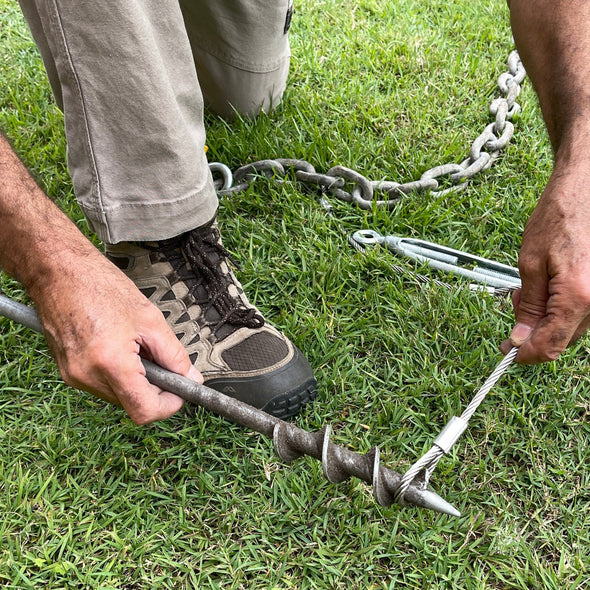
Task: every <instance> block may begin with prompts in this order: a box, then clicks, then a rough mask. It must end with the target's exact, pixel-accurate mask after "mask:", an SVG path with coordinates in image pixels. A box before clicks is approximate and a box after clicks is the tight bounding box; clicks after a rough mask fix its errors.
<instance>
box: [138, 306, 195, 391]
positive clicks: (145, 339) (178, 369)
mask: <svg viewBox="0 0 590 590" xmlns="http://www.w3.org/2000/svg"><path fill="white" fill-rule="evenodd" d="M141 347H142V349H143V350H144V353H145V356H146V357H147V358H149V359H150V360H152V361H153V362H154V363H156V364H157V365H159V366H160V367H162V368H164V369H167V370H168V371H172V372H173V373H177V374H178V375H183V376H184V377H188V378H190V379H193V380H194V381H198V382H199V383H203V377H202V375H201V374H200V373H199V372H198V371H197V370H196V369H195V367H194V366H193V364H192V363H191V360H190V358H189V355H188V352H187V351H186V349H185V348H184V346H183V345H182V344H181V343H180V341H179V340H178V338H177V337H176V335H175V334H174V332H173V331H172V329H171V328H170V326H169V325H168V323H167V322H166V320H165V319H164V317H163V316H162V317H161V319H160V321H158V323H157V325H156V326H155V327H154V328H153V329H152V330H149V331H148V332H147V333H145V334H143V336H142V342H141Z"/></svg>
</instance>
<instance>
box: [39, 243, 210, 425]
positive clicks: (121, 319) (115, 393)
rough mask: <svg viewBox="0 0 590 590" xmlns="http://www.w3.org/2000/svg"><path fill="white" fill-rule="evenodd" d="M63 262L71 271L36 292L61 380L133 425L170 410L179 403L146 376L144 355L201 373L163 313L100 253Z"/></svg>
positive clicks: (192, 375)
mask: <svg viewBox="0 0 590 590" xmlns="http://www.w3.org/2000/svg"><path fill="white" fill-rule="evenodd" d="M64 262H65V263H66V266H67V267H69V268H70V269H75V271H74V272H72V270H70V271H68V270H65V269H64V271H63V274H62V276H61V277H60V278H59V280H57V281H55V280H54V281H53V282H52V283H50V284H46V285H44V287H43V288H42V289H41V290H39V289H34V290H33V291H34V294H35V300H36V301H35V303H36V307H37V310H38V312H39V318H40V320H41V323H42V325H43V329H44V333H45V336H46V338H47V342H48V343H49V346H50V348H51V351H52V352H53V355H54V357H55V359H56V361H57V364H58V366H59V369H60V372H61V374H62V377H63V379H64V381H65V382H66V383H68V384H69V385H71V386H73V387H76V388H78V389H83V390H85V391H88V392H90V393H92V394H94V395H96V396H98V397H100V398H102V399H104V400H106V401H108V402H110V403H113V404H116V405H118V406H121V407H123V409H124V410H125V411H126V412H127V414H129V416H130V418H131V419H132V420H133V421H134V422H135V423H136V424H147V423H149V422H154V421H156V420H162V419H164V418H167V417H169V416H171V415H172V414H174V413H175V412H176V411H177V410H179V409H180V408H181V406H182V404H183V400H182V399H181V398H180V397H178V396H176V395H174V394H172V393H169V392H165V391H162V390H160V389H159V388H158V387H156V386H155V385H152V384H150V383H149V382H148V381H147V379H146V377H145V370H144V367H143V365H142V363H141V357H143V358H146V359H148V360H151V361H153V362H155V363H156V364H158V365H160V366H162V367H164V368H166V369H168V370H170V371H172V372H174V373H179V374H181V375H184V376H187V377H190V378H192V379H195V380H197V381H199V382H201V383H202V377H201V375H200V373H199V372H198V371H197V370H196V369H195V368H194V367H193V366H192V365H191V362H190V360H189V358H188V354H187V353H186V351H185V349H184V348H183V347H182V345H181V344H180V342H179V341H178V339H177V338H176V336H175V335H174V333H173V332H172V330H171V329H170V327H169V326H168V324H167V323H166V320H165V319H164V316H163V315H162V313H161V312H160V310H158V309H157V308H156V307H155V306H154V305H153V304H152V303H150V302H149V301H148V300H147V299H146V298H145V297H144V296H143V295H142V294H141V293H140V291H139V290H138V289H137V287H136V286H135V285H134V284H133V283H132V282H131V281H130V280H129V279H128V278H127V277H126V276H125V275H124V274H123V273H122V272H121V271H120V270H119V269H118V268H116V267H115V266H114V265H113V264H112V263H111V262H109V261H108V260H107V259H106V258H104V257H103V256H102V254H100V253H99V252H98V251H96V255H90V256H84V257H82V258H80V259H76V258H72V260H70V261H69V264H67V261H64Z"/></svg>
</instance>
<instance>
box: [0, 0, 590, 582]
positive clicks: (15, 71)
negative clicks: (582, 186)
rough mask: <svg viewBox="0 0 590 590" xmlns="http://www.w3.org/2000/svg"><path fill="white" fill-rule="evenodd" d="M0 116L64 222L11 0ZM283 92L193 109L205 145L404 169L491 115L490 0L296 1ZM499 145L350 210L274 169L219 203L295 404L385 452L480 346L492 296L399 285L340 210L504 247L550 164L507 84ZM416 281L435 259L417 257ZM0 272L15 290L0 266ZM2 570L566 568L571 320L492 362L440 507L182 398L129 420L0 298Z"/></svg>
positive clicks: (456, 577) (326, 573)
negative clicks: (549, 342)
mask: <svg viewBox="0 0 590 590" xmlns="http://www.w3.org/2000/svg"><path fill="white" fill-rule="evenodd" d="M0 9H1V10H0V58H1V62H2V64H3V65H2V69H1V72H0V80H1V81H2V83H1V84H0V128H2V129H3V130H4V131H5V133H6V134H7V135H8V136H9V138H10V139H11V141H12V142H13V144H14V145H15V148H16V149H17V151H18V153H19V154H20V156H21V157H22V158H23V160H24V161H25V162H26V164H27V165H28V166H29V168H30V169H31V170H32V172H33V173H34V175H35V177H36V178H37V179H38V181H39V183H40V184H41V186H42V187H43V188H44V189H45V190H46V191H47V192H48V194H50V195H51V196H52V197H53V198H55V199H57V200H58V201H59V203H60V204H61V206H62V207H63V208H64V209H65V210H66V211H67V212H68V214H70V215H71V216H72V217H73V218H74V219H75V220H76V222H77V223H78V225H79V227H81V228H82V229H83V231H86V225H85V222H84V220H83V219H82V218H81V215H80V212H79V209H78V208H77V206H76V204H75V201H74V198H73V191H72V187H71V182H70V179H69V177H68V175H67V169H66V165H65V140H64V134H63V121H62V117H61V115H60V113H59V111H58V110H57V109H56V107H55V106H54V105H53V104H52V101H51V93H50V90H49V88H48V85H47V82H46V80H45V77H44V73H43V70H42V66H41V64H40V60H39V58H38V55H37V53H36V50H35V48H34V46H33V44H32V42H31V40H30V37H29V35H28V31H27V29H26V27H25V26H24V24H23V22H22V19H21V17H20V14H19V12H18V8H17V5H16V2H14V0H0ZM297 9H298V10H297V12H296V16H295V18H294V23H293V29H292V35H291V42H292V49H293V61H292V72H291V78H290V84H289V89H288V91H287V93H286V96H285V99H284V101H283V103H282V104H281V105H280V106H279V107H278V109H277V110H276V111H275V112H273V113H272V114H271V115H269V116H263V117H260V118H259V119H257V120H256V121H242V120H240V121H236V122H235V123H233V124H231V125H230V124H228V123H225V122H223V121H220V120H218V119H216V118H214V117H209V118H208V127H209V136H208V145H209V148H210V151H209V155H210V159H211V160H219V161H222V162H225V163H226V164H228V165H230V166H231V167H232V168H235V167H237V166H239V165H242V164H244V163H247V162H250V161H252V160H256V159H261V158H269V157H297V158H303V159H306V160H308V161H310V162H311V163H312V164H313V165H314V166H315V167H316V169H317V170H320V171H325V170H327V169H328V168H330V167H331V166H333V165H335V164H341V165H344V166H348V167H351V168H354V169H356V170H358V171H360V172H362V173H363V174H365V175H366V176H368V177H370V178H374V179H377V178H386V179H390V180H397V181H409V180H414V179H417V178H419V176H420V175H421V173H422V172H423V171H424V170H426V169H428V168H430V167H432V166H434V165H436V164H439V163H446V162H460V161H462V160H463V159H464V158H465V157H466V155H467V154H468V149H469V146H470V144H471V142H472V141H473V139H474V138H475V137H476V136H477V135H479V133H480V132H481V131H482V130H483V128H484V127H485V125H487V124H488V123H489V122H490V121H491V118H490V115H489V114H488V112H487V107H488V105H489V102H490V101H491V99H492V98H493V97H494V96H497V89H496V83H495V80H496V78H497V76H498V75H499V74H500V73H501V72H503V71H505V70H506V65H505V62H506V58H507V56H508V53H509V52H510V50H511V49H512V40H511V33H510V30H509V24H508V14H507V9H506V7H505V3H503V2H492V1H491V0H469V1H468V0H458V1H457V2H453V3H443V2H434V1H432V0H431V1H426V2H424V1H418V0H386V1H381V2H377V1H376V0H357V1H355V2H352V1H337V0H300V2H298V3H297ZM519 102H520V103H521V105H522V106H523V111H522V114H521V115H520V116H519V117H518V119H517V120H516V121H515V122H516V135H515V137H514V140H513V141H512V142H511V144H510V146H509V148H508V149H507V150H506V152H505V153H504V155H503V156H502V157H501V158H500V159H499V160H498V161H497V162H496V163H495V165H494V166H493V167H492V168H491V169H490V170H489V171H487V172H486V173H484V174H482V175H479V176H478V177H477V178H476V179H475V180H474V181H473V182H471V184H470V186H469V188H468V189H467V190H466V191H465V192H463V193H457V194H452V195H447V196H444V197H438V198H435V197H432V196H428V195H409V196H408V197H406V198H404V199H403V200H402V201H400V203H399V204H398V205H396V206H395V207H394V208H393V210H391V211H381V210H372V211H368V212H365V211H361V210H359V209H355V208H352V207H351V206H349V205H347V204H344V203H341V202H338V201H335V200H331V202H332V204H333V206H334V214H335V216H336V217H337V218H338V219H339V221H338V222H336V221H334V220H332V219H329V218H327V217H326V216H325V214H324V213H323V212H322V210H321V207H320V206H319V205H318V203H317V199H316V197H317V195H315V194H313V193H311V192H309V191H306V190H302V187H301V186H299V185H297V184H296V183H294V182H287V183H285V184H283V185H277V184H276V183H274V182H272V181H265V180H258V181H256V183H255V184H254V185H253V186H252V187H251V188H250V189H249V190H248V191H247V192H245V193H243V194H239V195H236V196H233V197H232V198H230V199H227V200H225V201H224V202H223V203H222V206H221V210H220V223H221V224H222V227H223V233H224V239H225V242H226V245H227V246H228V247H229V248H230V249H231V250H232V252H234V253H235V257H236V258H237V259H238V260H239V262H240V264H241V271H240V278H241V279H242V282H243V283H244V285H245V287H246V290H247V292H248V293H249V295H250V298H251V299H252V300H253V301H254V302H255V303H256V304H257V305H258V306H259V307H260V308H261V309H262V310H263V311H264V312H265V314H266V315H267V316H268V317H269V318H270V319H271V320H272V321H273V322H274V323H275V324H276V325H278V326H279V327H280V328H281V329H283V330H284V331H286V332H287V333H288V334H289V336H290V337H291V338H292V339H293V340H294V341H295V342H296V343H297V345H298V346H299V347H300V348H301V349H302V350H304V351H305V353H306V355H307V356H308V358H309V359H310V361H311V363H312V365H313V366H314V368H315V371H316V375H317V378H318V382H319V397H318V400H317V402H316V403H315V404H313V406H310V407H309V408H308V409H307V410H306V411H305V412H304V414H303V415H302V416H301V417H299V418H298V419H297V420H296V422H297V424H298V425H300V426H302V427H304V428H306V429H308V430H313V429H317V428H320V427H321V426H323V425H324V424H325V423H330V424H332V425H333V426H334V428H335V436H334V439H335V441H336V442H337V443H339V444H342V445H346V446H349V447H351V448H352V449H354V450H356V451H359V452H364V451H367V450H369V449H370V448H371V446H373V445H376V444H378V445H380V446H381V448H382V451H383V455H384V457H383V461H384V462H385V464H387V465H388V466H390V467H392V468H396V469H398V470H400V471H402V470H404V469H406V468H407V467H409V465H410V464H411V463H412V462H413V461H414V460H415V459H416V458H417V457H418V456H419V455H420V454H421V453H422V452H424V451H425V450H426V449H427V448H428V447H429V445H430V443H431V441H432V439H433V438H434V436H435V435H436V434H437V433H438V432H439V431H440V429H441V427H442V426H443V425H444V423H446V421H447V419H448V418H449V417H450V416H451V415H453V414H458V413H460V412H461V411H462V410H463V409H464V408H465V406H466V405H467V403H468V402H469V400H470V398H471V396H472V394H473V392H474V391H475V390H476V389H477V388H478V387H479V386H480V385H481V384H482V383H483V381H484V379H485V378H486V376H487V375H488V374H489V373H490V372H491V370H492V369H493V368H494V367H495V365H496V364H497V363H498V361H499V360H500V358H501V356H500V354H499V353H498V350H497V349H498V344H499V342H500V341H501V340H502V339H503V338H504V337H505V336H506V335H507V334H508V333H509V330H510V328H511V325H512V324H511V323H512V312H511V310H510V306H509V305H508V304H507V303H506V302H500V301H498V300H495V299H492V298H490V297H487V296H478V295H474V294H471V293H469V291H468V290H467V289H466V288H465V286H464V284H463V283H461V282H460V281H457V280H455V279H449V278H448V277H441V276H440V275H438V276H436V278H439V279H440V278H442V279H443V280H447V281H450V282H452V283H453V284H454V285H455V286H456V289H455V290H453V291H446V290H443V289H439V288H436V287H431V286H426V287H419V286H417V285H416V284H415V282H414V281H413V280H412V279H411V278H410V277H409V276H408V275H405V274H400V273H395V272H392V270H391V265H392V264H394V263H397V264H403V265H405V266H407V268H408V269H410V268H411V266H410V265H409V264H407V263H406V262H403V261H399V260H396V259H394V258H393V257H392V256H391V255H390V254H388V253H387V252H386V251H385V250H383V249H379V248H376V249H374V250H371V251H369V252H368V253H367V254H366V255H361V254H358V253H356V252H355V251H354V250H352V249H351V248H350V247H349V246H348V245H347V243H346V240H345V239H343V237H342V235H341V233H340V230H339V225H342V226H343V227H344V228H346V230H347V231H351V232H352V231H354V230H356V229H360V228H374V229H376V230H377V231H379V232H380V233H382V234H386V233H398V234H402V235H413V236H419V237H423V238H425V239H428V240H432V241H438V242H441V243H444V244H447V245H449V246H451V247H457V248H463V249H466V250H468V251H471V252H473V253H478V254H482V255H485V256H489V257H492V258H494V259H496V260H501V261H504V262H508V263H511V264H514V263H515V262H516V258H517V252H518V247H519V241H520V234H521V232H522V228H523V226H524V223H525V221H526V219H527V216H528V214H529V213H530V211H531V210H532V209H533V207H534V204H535V201H536V198H537V196H538V194H539V192H540V191H541V190H542V188H543V184H544V182H545V181H546V179H547V177H548V174H549V172H550V169H551V154H550V149H549V146H548V142H547V138H546V135H545V132H544V128H543V123H542V120H541V118H540V114H539V110H538V107H537V104H536V100H535V97H534V94H533V92H532V90H531V88H530V84H528V82H526V83H525V85H524V88H523V93H522V94H521V96H520V98H519ZM433 277H434V275H433ZM2 286H3V288H4V289H5V290H6V291H7V292H8V293H9V294H10V295H12V296H14V297H15V298H18V299H20V300H23V301H26V294H24V293H23V292H22V289H21V288H20V287H19V285H18V284H16V283H15V282H14V281H12V280H10V279H9V278H7V277H5V276H4V277H3V278H2ZM0 355H1V357H0V358H1V367H0V386H1V387H2V395H1V396H0V539H1V545H0V586H2V587H6V588H35V589H39V588H49V589H51V590H57V589H62V588H64V589H65V588H88V589H98V588H101V589H103V590H106V589H110V588H121V589H126V590H129V589H140V588H141V589H144V588H145V589H151V588H163V589H172V588H174V589H180V588H183V589H184V588H224V589H225V588H228V589H229V588H231V589H241V588H248V589H250V588H259V589H263V588H269V589H282V588H297V589H307V588H309V589H312V588H314V589H315V588H322V589H323V588H326V589H333V588H347V589H350V588H355V589H356V588H359V589H365V588H372V589H389V588H404V589H405V588H409V589H424V588H432V589H453V590H454V589H469V590H471V589H486V590H487V589H494V590H496V589H522V590H525V589H529V588H535V589H549V590H563V589H574V588H575V589H578V588H581V587H584V586H585V585H587V584H588V580H589V579H590V572H589V571H588V568H589V566H588V564H589V563H590V556H589V552H590V550H589V546H590V539H589V537H590V533H589V531H590V510H589V508H590V493H589V492H588V489H589V484H590V481H589V478H588V470H587V465H588V463H589V462H590V449H589V445H588V439H589V435H590V429H589V427H588V414H589V412H590V397H589V394H588V391H589V387H588V385H589V379H588V371H587V362H586V359H587V357H588V341H587V339H584V340H582V341H581V342H580V343H579V344H578V345H577V346H575V347H574V348H572V349H570V350H569V351H568V352H567V353H565V354H564V355H563V356H562V358H561V359H560V360H559V361H557V362H555V363H551V364H547V365H544V366H538V367H517V366H515V367H512V368H511V369H510V371H509V374H508V375H507V376H505V377H504V378H503V379H502V381H501V382H500V383H499V384H498V385H497V386H496V387H495V388H494V390H493V392H492V393H491V395H490V397H489V398H488V399H487V400H486V401H485V402H484V404H483V405H482V406H481V408H480V409H479V411H478V412H477V413H476V415H475V416H474V418H473V420H472V422H471V424H470V427H469V429H468V431H467V432H466V434H465V435H464V436H463V438H462V439H461V440H460V441H459V443H458V444H457V445H456V447H455V449H454V450H453V452H452V453H451V455H450V456H449V457H446V458H444V459H443V460H442V461H441V462H440V463H439V466H438V468H437V470H436V472H435V474H434V476H433V479H432V484H433V486H434V488H435V489H436V490H437V491H439V492H440V494H441V495H442V496H443V497H445V498H447V499H448V500H449V501H451V502H452V503H454V504H455V505H457V506H458V507H459V508H460V509H461V510H462V512H463V516H462V517H461V518H459V519H452V518H450V517H445V516H439V515H435V514H432V513H430V512H426V511H423V510H418V509H413V508H405V509H400V508H397V507H395V506H394V507H391V508H382V507H380V506H378V505H377V504H376V503H375V502H374V501H373V499H372V497H371V491H370V489H369V488H368V487H367V486H366V485H365V484H363V483H361V482H359V481H356V480H355V481H351V482H348V483H344V484H340V485H337V486H336V485H332V484H329V483H328V482H327V481H326V480H325V479H324V478H323V476H322V474H321V467H320V465H319V464H318V463H317V462H315V461H314V460H312V459H309V458H308V459H301V460H299V461H298V462H296V463H294V464H292V465H290V466H286V465H283V464H282V463H281V462H280V460H279V459H277V458H276V456H275V455H274V453H273V450H272V444H271V443H270V442H269V441H268V440H266V439H264V438H262V437H260V436H258V435H257V434H254V433H251V432H248V431H247V430H245V429H243V428H240V427H237V426H233V425H230V424H228V423H226V422H225V421H223V420H222V419H220V418H217V417H215V416H213V415H210V414H208V413H206V412H204V411H203V410H201V409H199V408H194V409H187V410H184V411H182V412H180V413H179V414H177V415H176V416H174V417H173V418H171V419H169V420H167V421H164V422H162V423H158V424H155V425H152V426H149V427H143V428H140V427H136V426H135V425H133V424H132V422H131V421H130V420H129V419H128V418H127V417H126V416H125V415H124V413H123V412H122V411H121V410H119V409H116V408H114V407H111V406H105V405H104V404H103V403H102V402H101V401H100V400H96V399H94V398H92V397H91V396H89V395H87V394H84V393H79V392H77V391H75V390H72V389H70V388H68V387H66V386H65V385H64V384H63V383H62V382H61V381H60V379H59V374H58V372H57V369H56V367H55V364H54V362H53V361H52V359H51V357H50V355H49V353H48V351H47V348H46V346H45V344H44V342H43V340H42V338H41V337H40V336H38V335H34V334H32V333H30V332H29V331H27V330H26V329H25V328H23V327H20V326H17V325H14V324H12V323H11V322H9V321H8V320H0Z"/></svg>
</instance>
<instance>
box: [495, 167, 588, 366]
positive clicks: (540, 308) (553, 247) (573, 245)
mask: <svg viewBox="0 0 590 590" xmlns="http://www.w3.org/2000/svg"><path fill="white" fill-rule="evenodd" d="M584 176H585V175H584V174H580V172H579V168H578V170H577V171H575V172H570V171H560V170H559V169H557V168H556V169H555V171H554V173H553V175H552V177H551V180H550V181H549V183H548V185H547V187H546V188H545V190H544V192H543V195H542V197H541V199H540V201H539V204H538V205H537V207H536V209H535V210H534V211H533V213H532V215H531V217H530V219H529V221H528V222H527V225H526V227H525V231H524V234H523V239H522V247H521V251H520V257H519V268H520V274H521V278H522V290H520V291H516V292H515V293H514V296H513V305H514V310H515V314H516V324H515V326H514V328H513V330H512V333H511V334H510V339H509V340H506V341H505V342H503V343H502V350H503V352H505V353H506V352H508V350H509V349H510V347H511V346H512V345H514V346H519V347H520V349H519V352H518V356H517V357H516V358H517V361H519V362H521V363H540V362H544V361H550V360H555V359H556V358H557V357H558V356H559V355H560V354H561V353H562V352H563V351H564V350H565V348H566V347H567V346H568V345H569V344H571V343H573V342H575V341H576V340H577V339H578V338H580V337H581V336H582V335H583V334H584V332H585V331H586V330H587V329H588V328H589V327H590V200H589V199H588V194H587V193H588V190H589V188H588V187H589V185H588V182H589V181H590V177H584Z"/></svg>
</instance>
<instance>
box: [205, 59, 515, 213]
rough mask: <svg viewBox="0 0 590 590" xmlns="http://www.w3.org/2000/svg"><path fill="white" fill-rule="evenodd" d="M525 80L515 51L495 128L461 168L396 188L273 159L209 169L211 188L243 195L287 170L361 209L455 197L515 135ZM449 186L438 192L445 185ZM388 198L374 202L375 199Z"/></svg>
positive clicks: (346, 171) (501, 81)
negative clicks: (406, 199)
mask: <svg viewBox="0 0 590 590" xmlns="http://www.w3.org/2000/svg"><path fill="white" fill-rule="evenodd" d="M525 75H526V72H525V69H524V67H523V65H522V62H521V61H520V57H519V55H518V52H517V51H513V52H512V53H510V55H509V57H508V72H505V73H503V74H502V75H501V76H500V77H499V78H498V88H499V89H500V92H501V93H502V94H503V96H502V97H499V98H495V99H494V100H493V101H492V102H491V103H490V106H489V111H490V113H491V114H492V115H493V116H494V117H495V120H494V122H493V123H490V124H489V125H487V126H486V128H485V129H484V130H483V132H482V133H481V134H480V135H479V136H478V137H477V138H476V139H475V141H473V143H472V144H471V148H470V150H469V157H468V158H466V159H465V160H463V161H462V162H461V163H460V164H456V163H447V164H442V165H438V166H434V167H433V168H431V169H429V170H427V171H426V172H424V173H423V174H422V176H421V177H420V179H419V180H414V181H410V182H404V183H398V182H393V181H388V180H369V179H368V178H366V177H365V176H363V175H362V174H361V173H359V172H357V171H355V170H352V169H350V168H346V167H344V166H333V167H332V168H330V169H329V170H328V171H327V172H325V173H322V172H317V171H316V169H315V168H314V167H313V165H312V164H310V163H309V162H306V161H305V160H300V159H290V158H277V159H266V160H259V161H256V162H252V163H250V164H246V165H245V166H242V167H240V168H238V169H237V170H236V171H235V173H234V174H233V175H232V173H231V171H230V169H229V168H228V167H227V166H225V165H224V164H221V163H219V162H214V163H212V164H211V170H212V173H213V175H214V183H215V187H216V189H217V192H218V194H219V196H221V197H224V196H229V195H232V194H235V193H239V192H242V191H245V190H246V189H247V188H248V187H249V186H250V184H251V182H252V181H254V180H255V179H256V178H257V177H260V176H261V175H264V176H267V177H268V178H274V179H275V180H276V181H277V182H283V179H284V178H285V176H286V174H287V171H289V170H291V171H293V172H294V174H295V178H296V180H298V181H300V182H302V183H303V184H305V185H308V186H310V187H312V188H316V189H319V190H320V192H321V193H322V194H325V193H327V194H329V195H332V196H335V197H336V198H338V199H340V200H342V201H345V202H348V203H354V204H356V205H357V206H359V207H360V208H361V209H371V208H373V207H378V208H392V207H393V206H394V205H395V204H396V203H397V202H398V201H399V199H400V198H401V197H402V196H404V195H407V194H410V193H430V194H434V195H439V196H440V195H444V194H447V193H451V192H457V191H460V190H462V189H464V188H465V187H466V186H467V182H468V180H470V179H471V178H473V177H474V176H475V175H477V174H478V173H480V172H482V171H483V170H487V169H488V168H489V167H490V166H491V165H492V163H493V162H494V160H495V159H496V158H497V157H498V155H499V154H500V152H501V151H502V150H503V149H504V148H505V147H506V145H507V144H508V142H509V141H510V139H511V138H512V135H513V133H514V125H513V123H512V122H511V121H510V120H511V119H512V117H513V116H514V115H515V114H516V113H518V112H519V111H520V105H519V104H518V103H517V102H516V98H517V97H518V95H519V94H520V90H521V83H522V81H523V80H524V77H525ZM445 180H446V181H447V182H450V184H451V185H452V186H450V187H448V188H439V187H440V185H441V183H442V182H443V181H445ZM376 194H377V195H383V196H385V197H386V198H383V199H376V198H375V195H376Z"/></svg>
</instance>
